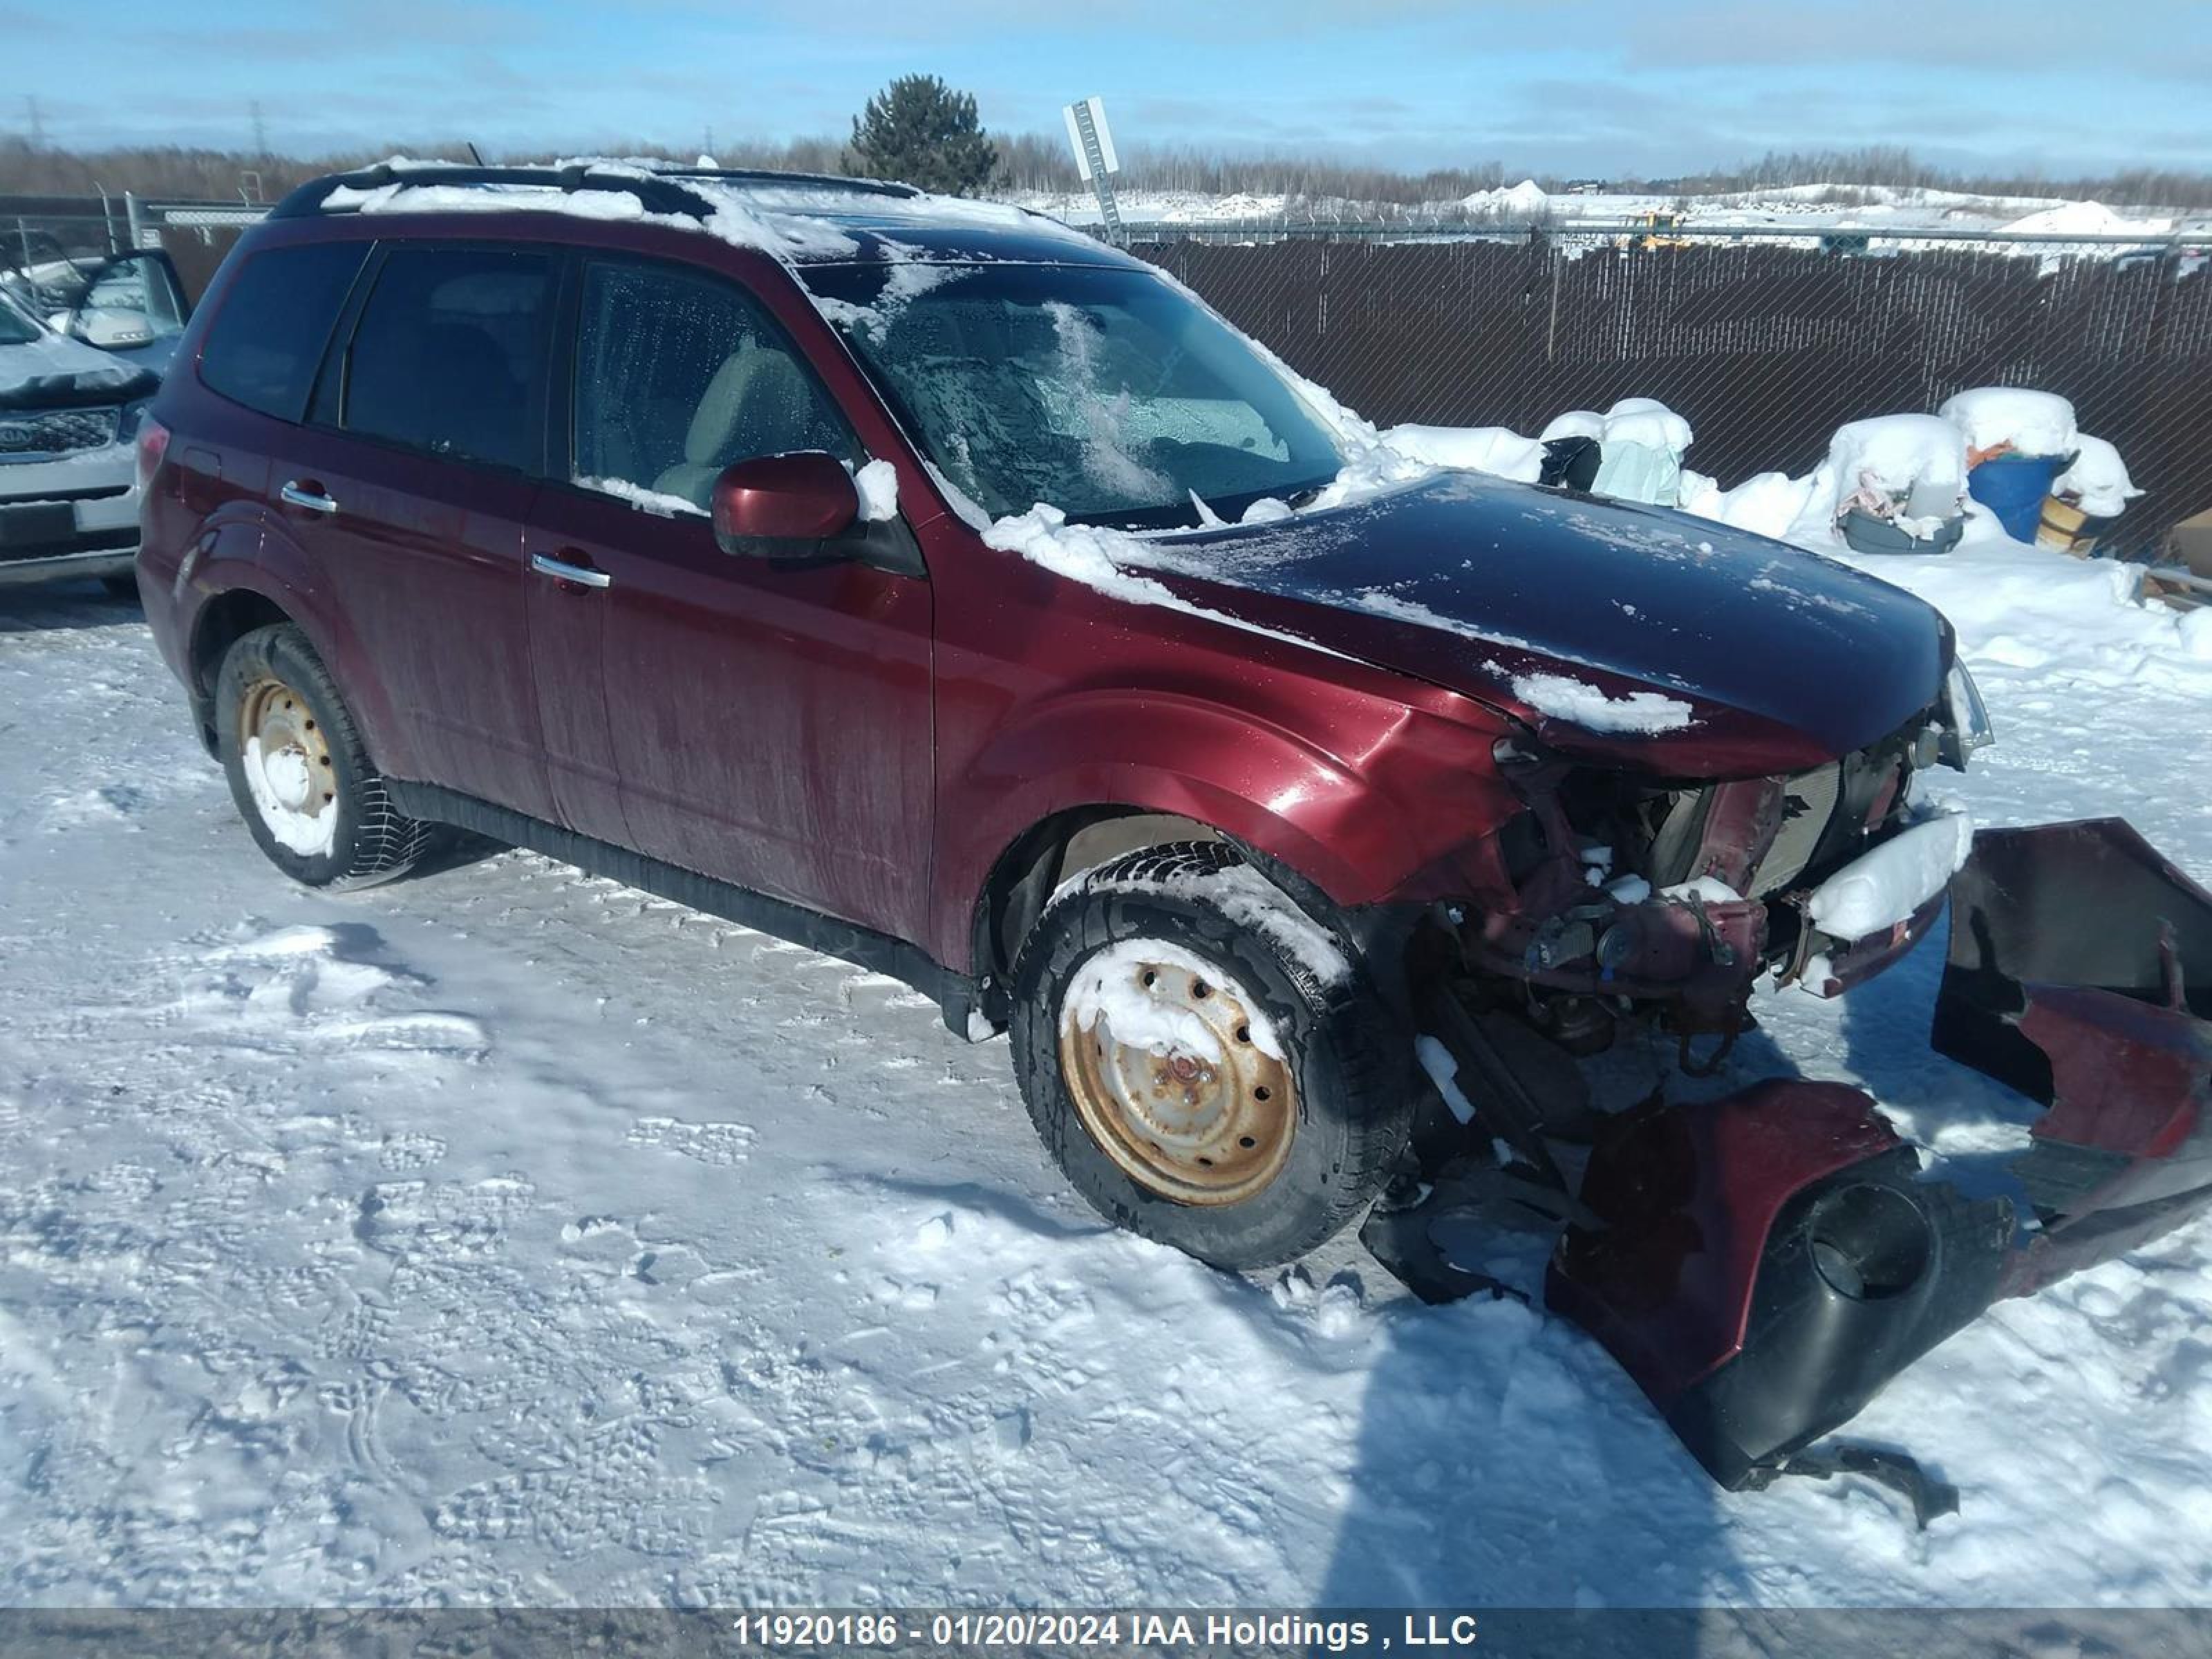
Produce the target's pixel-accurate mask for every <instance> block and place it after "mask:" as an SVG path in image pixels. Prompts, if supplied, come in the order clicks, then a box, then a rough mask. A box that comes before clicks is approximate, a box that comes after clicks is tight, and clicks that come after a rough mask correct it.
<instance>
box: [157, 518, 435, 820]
mask: <svg viewBox="0 0 2212 1659" xmlns="http://www.w3.org/2000/svg"><path fill="white" fill-rule="evenodd" d="M262 550H263V551H262V557H261V558H259V559H256V560H253V561H252V562H248V561H247V560H246V559H243V558H234V559H221V560H210V562H208V563H207V564H204V565H203V566H202V567H201V568H199V569H198V570H197V572H195V573H194V575H193V585H194V586H196V587H197V588H199V589H201V590H202V591H203V592H204V593H205V595H206V597H205V598H204V599H202V600H201V601H200V603H199V605H198V606H197V609H196V610H195V611H194V612H193V615H192V618H191V626H190V629H189V630H188V632H187V635H186V640H185V690H186V692H187V693H188V695H189V696H190V697H191V704H192V714H193V719H194V720H195V722H196V723H197V726H198V727H199V732H200V741H201V742H202V743H203V744H208V745H209V752H210V754H212V753H213V752H214V747H213V738H214V729H215V727H214V723H215V690H216V676H217V675H218V674H219V673H220V672H221V671H222V659H223V653H225V652H227V651H228V650H229V649H230V647H232V646H233V645H234V644H235V643H237V641H239V640H240V639H241V638H243V637H244V636H245V635H247V634H250V633H252V631H253V630H254V629H257V628H264V627H268V626H270V625H272V624H276V623H290V624H291V625H292V626H293V627H295V628H297V629H299V630H300V631H301V633H302V634H304V635H307V643H308V644H309V645H310V646H311V647H313V649H314V653H315V654H316V656H318V657H319V658H320V659H322V663H323V666H324V667H325V669H326V670H328V671H329V672H330V676H331V679H332V681H333V682H335V683H336V684H337V687H338V691H339V695H340V696H343V697H344V699H345V701H346V707H347V708H348V709H349V711H350V712H351V714H352V715H353V719H354V723H355V725H356V726H358V727H359V729H360V732H361V738H362V744H364V745H365V746H366V748H367V749H368V753H369V755H370V757H372V758H373V759H374V762H375V763H376V765H377V768H378V769H379V770H380V771H384V772H386V773H389V774H391V775H394V776H401V777H404V776H406V775H407V772H406V763H407V757H406V755H405V754H404V744H401V743H400V742H399V740H398V724H397V722H396V720H394V718H393V714H392V705H391V702H390V701H389V700H388V699H387V698H386V696H385V695H384V692H383V689H382V687H381V686H380V684H378V683H377V680H376V677H375V675H374V673H373V672H370V671H368V669H367V662H368V658H367V655H366V653H364V652H363V651H362V649H361V647H360V643H359V641H358V640H357V639H356V636H355V635H354V633H353V630H352V629H351V627H350V626H349V624H348V623H346V622H345V620H344V619H343V617H342V616H341V615H340V614H338V612H337V611H336V609H335V608H334V607H332V606H330V605H323V604H319V603H317V602H316V600H315V599H314V598H313V592H314V589H313V584H312V582H311V581H307V580H300V581H295V580H289V579H288V577H287V574H286V573H285V572H284V571H283V568H281V563H280V564H279V565H276V566H272V565H271V564H270V563H269V562H266V561H267V558H268V555H269V553H270V550H271V544H270V542H269V541H268V540H267V539H266V538H264V540H263V544H262ZM302 574H303V575H304V574H305V573H302Z"/></svg>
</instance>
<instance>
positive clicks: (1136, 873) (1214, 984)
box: [1012, 842, 1413, 1268]
mask: <svg viewBox="0 0 2212 1659" xmlns="http://www.w3.org/2000/svg"><path fill="white" fill-rule="evenodd" d="M1395 1030H1396V1022H1395V1020H1394V1019H1393V1018H1391V1016H1390V1014H1389V1011H1388V1009H1387V1008H1386V1007H1385V1006H1384V1005H1383V1001H1382V1000H1381V998H1380V997H1379V996H1378V995H1377V994H1376V991H1375V989H1374V987H1373V986H1372V984H1371V982H1370V980H1369V978H1368V976H1367V975H1366V973H1365V972H1364V969H1363V968H1362V966H1361V964H1360V963H1359V961H1358V957H1357V956H1356V955H1355V954H1354V953H1353V952H1352V951H1350V950H1349V949H1348V948H1347V947H1346V945H1345V944H1344V942H1343V940H1342V939H1340V938H1339V937H1338V936H1337V935H1335V934H1334V933H1332V932H1331V931H1330V930H1329V929H1328V928H1327V927H1323V926H1322V924H1320V923H1318V922H1316V921H1314V920H1313V919H1312V918H1311V917H1310V916H1309V915H1306V914H1305V912H1304V911H1303V910H1301V909H1299V908H1297V905H1296V904H1295V903H1293V902H1292V901H1291V899H1290V898H1289V897H1288V896H1287V895H1285V894H1284V893H1283V892H1282V891H1281V890H1279V889H1278V888H1276V887H1275V886H1273V884H1270V883H1269V882H1268V881H1267V878H1265V877H1264V876H1263V875H1261V872H1259V871H1258V870H1257V869H1255V868H1254V867H1253V866H1250V865H1249V864H1246V863H1245V862H1243V860H1241V859H1239V858H1238V857H1237V854H1236V853H1235V851H1234V850H1233V849H1232V848H1229V847H1228V846H1226V845H1225V844H1222V843H1219V842H1189V843H1183V844H1178V845H1175V846H1169V847H1158V848H1147V849H1146V850H1144V851H1140V852H1137V853H1133V854H1129V855H1128V856H1127V857H1125V858H1122V859H1121V860H1116V861H1115V862H1113V863H1110V864H1108V865H1105V866H1102V867H1100V868H1099V869H1097V870H1095V871H1092V872H1090V873H1089V874H1088V875H1086V876H1085V877H1084V878H1083V879H1082V880H1081V881H1080V883H1079V884H1075V885H1073V886H1071V887H1069V888H1068V889H1066V890H1064V891H1063V892H1061V893H1060V894H1059V895H1058V896H1055V897H1054V900H1053V901H1052V902H1051V903H1050V904H1048V906H1047V907H1046V908H1045V911H1044V914H1043V915H1042V916H1040V917H1039V918H1038V920H1037V922H1036V926H1035V927H1033V928H1032V929H1031V931H1030V935H1029V937H1028V939H1026V940H1025V941H1024V944H1023V947H1022V951H1021V956H1020V959H1019V960H1018V963H1016V965H1015V969H1014V986H1013V1011H1012V1048H1013V1054H1014V1063H1015V1069H1016V1072H1017V1073H1018V1079H1019V1081H1020V1084H1021V1089H1022V1098H1023V1100H1024V1103H1026V1104H1027V1105H1028V1107H1029V1112H1030V1121H1032V1122H1033V1123H1034V1124H1035V1125H1036V1130H1037V1133H1038V1135H1039V1137H1040V1138H1041V1139H1042V1140H1043V1142H1044V1144H1045V1147H1046V1150H1047V1151H1048V1152H1050V1153H1051V1154H1052V1157H1053V1158H1054V1162H1056V1163H1057V1164H1059V1165H1060V1170H1061V1171H1062V1172H1063V1173H1064V1174H1065V1175H1066V1176H1067V1179H1068V1181H1069V1182H1070V1183H1071V1184H1072V1185H1073V1187H1074V1188H1075V1189H1076V1190H1077V1191H1078V1192H1079V1193H1081V1194H1083V1196H1084V1197H1085V1199H1086V1200H1089V1202H1090V1203H1091V1206H1093V1207H1094V1208H1095V1209H1097V1211H1098V1212H1099V1213H1100V1214H1102V1215H1103V1216H1104V1217H1105V1218H1107V1219H1108V1220H1109V1221H1112V1222H1114V1223H1115V1225H1118V1226H1121V1227H1125V1228H1127V1229H1128V1230H1129V1231H1132V1232H1134V1233H1138V1234H1139V1235H1141V1236H1143V1237H1146V1238H1150V1239H1152V1240H1154V1241H1156V1242H1158V1243H1163V1244H1169V1245H1172V1246H1174V1247H1175V1248H1176V1249H1180V1250H1182V1251H1185V1252H1187V1253H1188V1254H1189V1255H1194V1256H1196V1257H1197V1258H1198V1259H1199V1260H1200V1261H1206V1262H1209V1263H1211V1264H1212V1265H1213V1266H1215V1267H1226V1268H1249V1267H1267V1266H1270V1265H1272V1264H1273V1263H1276V1262H1280V1261H1290V1260H1292V1259H1294V1258H1296V1257H1297V1256H1300V1255H1304V1254H1306V1253H1307V1252H1308V1251H1310V1250H1312V1249H1315V1248H1316V1247H1317V1246H1319V1245H1320V1244H1322V1243H1325V1242H1326V1241H1327V1240H1328V1239H1329V1238H1330V1237H1334V1235H1335V1234H1336V1233H1337V1232H1339V1231H1341V1230H1342V1229H1343V1228H1344V1227H1345V1226H1346V1225H1347V1224H1348V1223H1350V1222H1351V1221H1352V1219H1354V1218H1356V1217H1357V1216H1358V1213H1359V1212H1361V1211H1362V1210H1363V1209H1364V1208H1365V1206H1367V1204H1368V1203H1369V1202H1370V1200H1372V1199H1373V1198H1374V1197H1375V1195H1376V1193H1377V1192H1378V1191H1380V1189H1381V1188H1382V1186H1383V1181H1384V1178H1385V1176H1386V1175H1387V1172H1388V1171H1389V1169H1390V1167H1391V1165H1392V1164H1393V1162H1394V1161H1395V1158H1396V1157H1397V1155H1398V1152H1399V1151H1400V1150H1401V1148H1402V1147H1403V1146H1404V1145H1405V1141H1406V1136H1407V1127H1408V1124H1409V1122H1410V1119H1411V1115H1412V1109H1413V1088H1412V1085H1411V1079H1410V1077H1409V1075H1408V1063H1407V1060H1406V1056H1407V1054H1408V1053H1409V1049H1408V1048H1407V1044H1406V1043H1405V1042H1403V1041H1396V1040H1394V1035H1395Z"/></svg>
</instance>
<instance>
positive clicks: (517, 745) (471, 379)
mask: <svg viewBox="0 0 2212 1659" xmlns="http://www.w3.org/2000/svg"><path fill="white" fill-rule="evenodd" d="M560 266H561V259H560V256H559V255H557V254H556V253H553V252H548V251H545V250H542V249H531V248H521V249H518V248H515V247H513V246H490V247H486V246H465V245H459V244H453V245H447V244H437V243H427V242H411V241H410V242H403V243H398V244H395V245H391V246H386V247H383V248H381V249H380V252H379V253H378V255H377V256H376V259H375V263H374V265H373V267H372V268H371V270H369V271H368V276H367V279H366V283H365V285H364V286H363V288H362V289H361V290H360V291H359V292H357V294H356V299H355V302H354V305H353V307H351V314H350V317H349V322H348V324H347V325H345V326H344V327H343V329H342V337H343V346H342V348H341V349H339V351H338V353H337V356H336V358H335V359H334V360H333V361H332V362H329V363H327V364H326V365H325V368H324V372H323V374H322V377H321V379H320V380H319V383H318V385H317V386H316V390H315V394H314V400H313V404H312V406H311V409H310V413H309V421H308V426H307V429H306V430H304V431H303V432H302V433H301V435H300V442H299V444H298V445H297V447H295V450H294V451H293V452H292V453H289V455H288V456H286V457H285V458H283V459H281V460H280V461H279V462H278V463H277V465H276V467H275V468H274V469H273V470H272V471H271V474H270V479H269V488H270V493H271V495H272V496H273V497H274V498H275V506H276V511H277V512H278V513H281V514H283V517H284V519H285V520H286V521H287V524H288V526H289V528H290V529H291V530H292V531H293V533H294V534H295V536H296V537H298V538H300V539H301V540H302V542H303V543H311V544H313V547H314V549H315V550H316V551H317V552H318V554H319V559H318V564H319V568H321V570H322V571H323V572H324V573H325V574H327V576H328V578H329V580H330V582H331V586H332V588H333V590H334V591H335V592H336V594H337V599H338V603H339V605H340V606H341V608H342V609H343V611H344V613H345V615H346V617H347V619H348V620H349V623H351V624H352V626H353V628H354V629H355V630H356V633H357V635H358V636H359V639H360V642H361V645H362V650H363V651H364V653H366V654H367V656H368V659H370V661H371V662H372V663H373V664H374V667H375V671H376V672H377V674H378V675H379V677H380V679H381V681H382V683H383V684H384V687H385V689H386V693H387V695H388V696H389V698H390V701H391V703H392V711H393V717H394V719H395V720H397V721H398V724H399V726H400V727H401V728H402V731H401V733H400V736H401V738H402V743H403V745H404V755H405V758H406V766H407V775H409V776H410V777H413V778H416V779H417V780H419V781H426V782H431V783H438V784H443V785H445V786H447V787H450V788H453V789H457V790H460V791H462V792H464V793H468V794H471V795H476V796H479V797H481V798H483V799H486V800H489V801H494V802H496V803H497V804H499V805H502V806H508V807H513V808H514V809H515V810H517V811H522V812H526V813H529V814H531V815H532V816H533V817H544V818H550V817H554V816H555V811H554V803H553V798H552V793H551V790H550V787H549V785H548V782H547V779H546V771H545V757H544V741H543V738H542V736H541V733H540V732H539V728H538V702H537V697H536V695H535V693H534V690H533V689H532V677H531V670H530V659H529V645H528V639H527V635H526V630H525V624H524V619H523V614H522V606H523V554H522V535H523V526H524V524H525V523H526V520H527V519H528V516H529V513H530V509H531V507H532V504H533V501H534V499H535V496H536V495H537V491H538V483H537V475H538V472H539V471H541V470H542V468H543V466H544V455H545V404H546V395H547V387H548V384H549V379H550V372H549V365H550V356H551V343H552V331H553V324H554V315H555V301H556V296H557V294H558V286H559V283H558V279H559V272H560Z"/></svg>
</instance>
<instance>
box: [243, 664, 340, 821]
mask: <svg viewBox="0 0 2212 1659" xmlns="http://www.w3.org/2000/svg"><path fill="white" fill-rule="evenodd" d="M238 751H239V754H240V757H242V758H243V762H244V764H245V766H246V783H247V786H248V787H249V789H250V791H251V793H252V796H253V800H254V804H255V805H257V806H258V807H259V808H260V809H261V815H262V817H264V819H266V820H268V822H269V824H270V828H271V829H277V830H280V831H282V830H286V829H292V830H295V831H296V830H298V829H301V828H302V827H303V826H311V825H316V824H319V823H321V822H322V821H323V819H324V818H325V815H326V814H328V813H331V812H333V811H336V810H337V787H338V782H337V769H335V768H334V767H333V766H332V765H331V746H330V743H329V741H328V739H327V738H325V736H324V734H323V731H322V726H321V723H320V722H319V721H318V720H316V719H315V716H314V712H313V710H312V709H310V708H308V707H307V699H306V698H305V697H303V696H301V695H300V694H299V692H298V691H296V690H294V689H293V688H292V687H291V686H289V685H287V684H284V682H283V681H282V680H280V679H277V678H275V677H274V676H273V675H270V676H264V677H263V678H260V679H258V680H256V681H254V682H253V684H251V685H249V686H247V687H246V695H245V696H243V697H242V698H240V701H239V705H238Z"/></svg>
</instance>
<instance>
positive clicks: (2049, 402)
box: [1936, 386, 2075, 455]
mask: <svg viewBox="0 0 2212 1659" xmlns="http://www.w3.org/2000/svg"><path fill="white" fill-rule="evenodd" d="M1936 413H1937V414H1939V415H1941V416H1942V417H1943V418H1944V419H1945V420H1947V421H1948V422H1951V424H1952V425H1954V426H1955V427H1957V428H1959V430H1960V431H1961V432H1963V433H1965V434H1966V445H1967V447H1968V448H1970V449H1972V451H1973V452H1974V453H1975V454H1977V455H2003V454H2012V455H2064V454H2068V453H2071V452H2072V450H2073V448H2074V439H2075V426H2074V405H2073V404H2070V403H2069V402H2067V400H2066V399H2065V398H2061V397H2059V396H2058V395H2057V393H2055V392H2032V391H2030V390H2028V389H2027V387H2025V386H1975V387H1973V388H1972V389H1971V390H1969V391H1966V392H1959V393H1958V394H1956V395H1955V396H1954V397H1950V398H1945V399H1944V400H1943V405H1942V408H1940V409H1938V410H1936Z"/></svg>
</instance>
